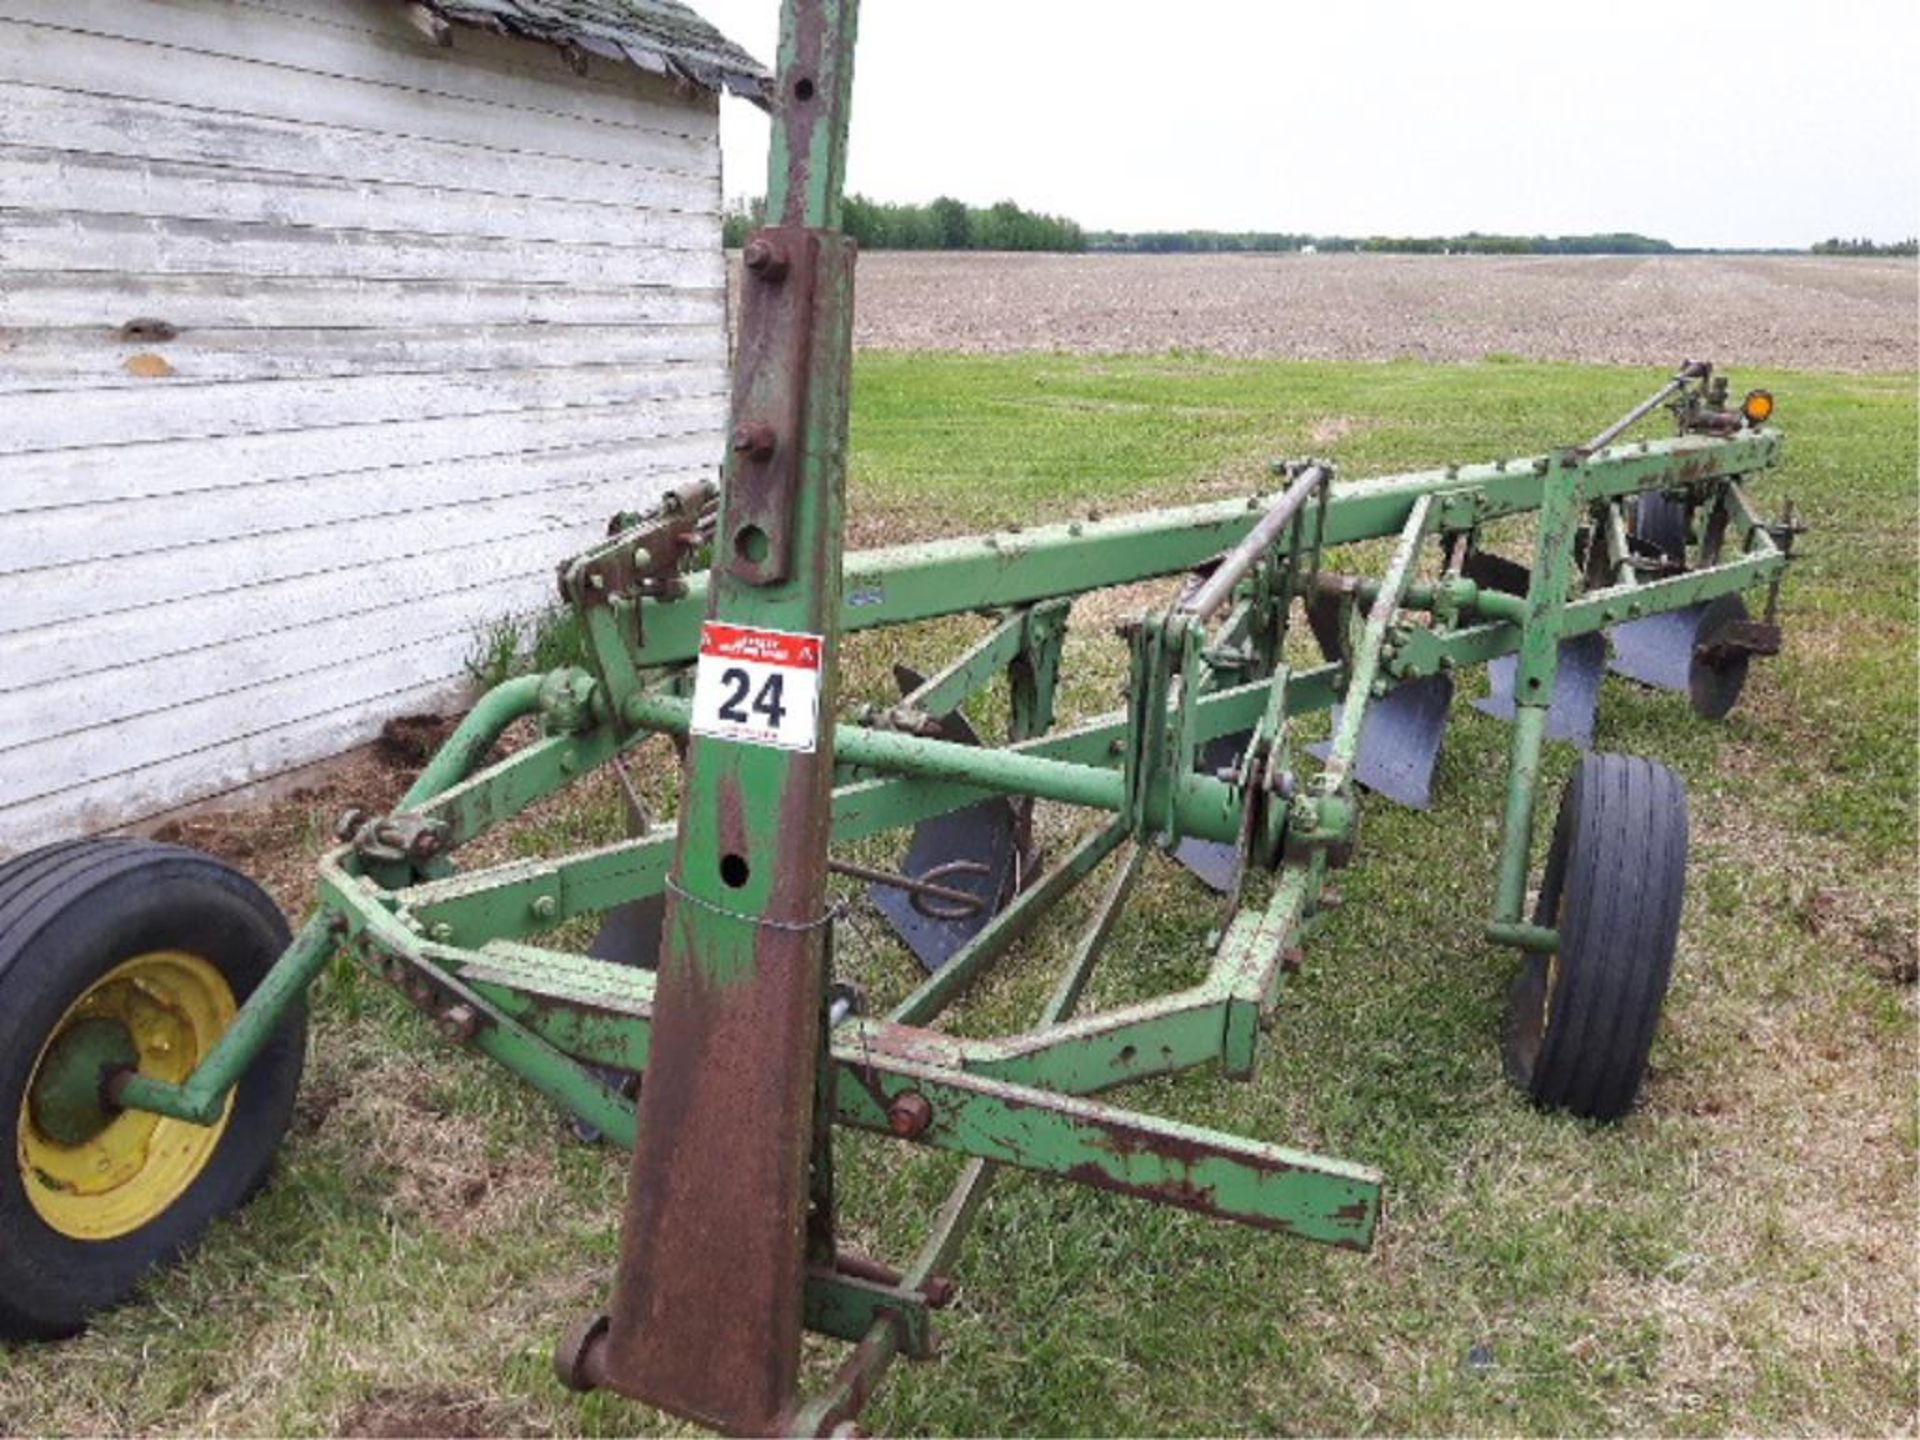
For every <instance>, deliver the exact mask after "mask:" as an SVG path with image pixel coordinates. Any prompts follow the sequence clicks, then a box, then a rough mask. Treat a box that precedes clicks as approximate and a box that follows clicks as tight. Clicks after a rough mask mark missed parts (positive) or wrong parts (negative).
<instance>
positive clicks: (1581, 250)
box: [724, 195, 1916, 255]
mask: <svg viewBox="0 0 1920 1440" xmlns="http://www.w3.org/2000/svg"><path fill="white" fill-rule="evenodd" d="M766 210H767V204H766V201H765V200H764V199H760V198H756V199H753V200H749V201H745V202H736V203H735V204H734V205H733V206H731V207H730V208H729V209H728V211H727V213H726V215H725V217H724V234H725V240H726V244H727V245H728V247H729V248H732V249H738V248H739V247H740V246H741V245H743V244H744V243H745V242H746V238H747V236H748V235H749V234H750V233H752V231H754V230H755V229H757V228H758V227H759V226H761V225H763V224H765V223H766ZM842 223H843V225H844V227H845V229H846V232H847V233H848V234H849V235H851V236H852V237H853V238H854V239H855V240H856V241H857V242H858V243H859V245H860V248H861V249H863V250H1028V251H1036V250H1051V251H1065V252H1069V253H1078V252H1080V251H1097V252H1102V253H1106V254H1117V255H1216V254H1292V253H1298V252H1300V251H1304V250H1319V251H1330V252H1335V253H1339V252H1354V251H1359V252H1367V253H1377V254H1389V255H1674V254H1679V253H1682V252H1681V251H1679V250H1678V249H1677V247H1675V246H1674V245H1673V244H1672V242H1670V241H1667V240H1661V239H1657V238H1655V237H1653V236H1650V235H1638V234H1635V233H1633V232H1632V231H1625V230H1622V231H1611V232H1608V233H1606V234H1598V235H1487V234H1482V233H1481V232H1480V231H1478V230H1469V231H1468V232H1467V233H1466V234H1464V235H1366V236H1354V235H1311V234H1307V233H1305V232H1299V233H1295V232H1291V231H1283V230H1142V231H1123V230H1091V231H1090V230H1085V229H1082V228H1081V226H1080V225H1079V224H1078V223H1076V222H1075V221H1073V220H1070V219H1068V218H1067V217H1065V216H1063V215H1046V214H1042V213H1040V212H1039V211H1035V210H1028V209H1026V208H1025V207H1024V206H1021V205H1018V204H1016V203H1014V202H1013V201H1011V200H1002V201H999V202H998V203H997V204H993V205H989V206H986V207H985V208H984V209H983V208H978V207H975V206H972V205H968V204H966V203H965V202H964V201H961V200H956V199H954V198H953V197H952V196H951V195H942V196H941V197H940V198H939V199H937V200H933V201H930V202H928V203H927V204H925V205H895V204H890V203H888V202H886V201H884V200H869V199H868V198H867V197H866V196H864V195H849V196H847V198H846V202H845V209H844V218H843V221H842ZM1915 251H1916V244H1915V241H1914V240H1911V239H1908V240H1901V241H1897V242H1894V243H1892V244H1879V243H1876V242H1875V241H1872V240H1864V239H1860V240H1843V239H1839V238H1834V239H1829V240H1822V241H1820V242H1819V243H1818V244H1817V245H1815V246H1813V253H1814V254H1816V255H1912V254H1914V253H1915ZM1769 253H1771V252H1769ZM1783 253H1792V252H1783Z"/></svg>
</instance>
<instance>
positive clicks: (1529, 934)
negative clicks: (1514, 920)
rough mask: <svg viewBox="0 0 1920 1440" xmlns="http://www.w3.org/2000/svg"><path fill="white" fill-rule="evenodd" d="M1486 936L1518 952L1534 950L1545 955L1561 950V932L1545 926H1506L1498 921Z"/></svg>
mask: <svg viewBox="0 0 1920 1440" xmlns="http://www.w3.org/2000/svg"><path fill="white" fill-rule="evenodd" d="M1486 934H1487V939H1489V940H1490V941H1492V942H1493V943H1494V944H1495V945H1511V946H1513V947H1514V948H1515V949H1517V950H1533V951H1537V952H1539V953H1540V954H1543V955H1549V954H1552V953H1553V952H1554V951H1556V950H1558V949H1559V948H1560V932H1559V931H1558V930H1552V929H1549V928H1548V927H1547V926H1545V925H1520V924H1506V923H1503V922H1501V921H1498V920H1496V921H1494V922H1493V923H1492V924H1490V925H1488V926H1487V931H1486Z"/></svg>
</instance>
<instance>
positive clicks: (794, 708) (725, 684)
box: [693, 620, 825, 751]
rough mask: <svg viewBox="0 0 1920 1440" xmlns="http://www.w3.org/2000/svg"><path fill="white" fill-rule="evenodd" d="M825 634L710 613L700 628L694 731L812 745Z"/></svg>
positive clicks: (788, 746) (785, 745)
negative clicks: (723, 619) (754, 625)
mask: <svg viewBox="0 0 1920 1440" xmlns="http://www.w3.org/2000/svg"><path fill="white" fill-rule="evenodd" d="M824 648H825V646H824V641H823V640H822V638H821V637H820V636H818V635H800V634H795V633H794V632H792V631H790V630H755V629H749V628H748V627H746V626H742V625H725V624H722V623H720V622H719V621H717V620H709V621H708V622H707V623H706V624H705V625H703V626H702V627H701V629H700V657H699V660H698V662H697V664H696V666H695V670H694V680H693V733H694V734H696V735H713V736H717V737H719V738H720V739H723V740H738V741H741V742H743V743H745V744H748V745H771V746H774V747H776V748H778V749H781V750H805V751H811V750H812V749H813V748H814V745H815V744H816V742H817V741H818V738H819V734H820V660H821V655H822V652H823V650H824Z"/></svg>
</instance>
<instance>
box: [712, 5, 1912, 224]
mask: <svg viewBox="0 0 1920 1440" xmlns="http://www.w3.org/2000/svg"><path fill="white" fill-rule="evenodd" d="M693 3H694V5H695V8H697V9H698V10H699V11H700V12H701V13H702V14H704V15H705V16H706V17H707V18H708V19H710V20H711V21H713V23H714V24H716V25H718V26H719V27H720V28H721V29H722V30H724V31H725V32H726V33H727V34H728V35H729V36H731V37H732V38H733V39H735V40H737V41H739V42H740V43H741V44H743V45H745V46H746V47H747V49H749V50H750V51H752V52H753V53H754V54H755V55H756V56H758V57H759V58H760V59H761V60H763V61H767V62H771V60H772V57H773V53H774V49H775V45H774V37H775V35H776V32H777V29H778V12H779V5H778V0H693ZM860 30H861V35H860V56H859V63H858V66H857V67H856V72H855V75H856V79H855V96H854V107H853V116H854V119H853V155H852V161H851V176H850V180H849V185H850V188H852V189H854V190H857V191H859V192H861V193H863V194H865V195H868V196H870V197H872V198H875V199H881V200H894V201H925V200H929V199H932V198H933V197H934V196H935V195H938V194H942V193H945V194H952V195H956V196H958V197H960V198H961V199H963V200H966V201H968V202H969V203H971V204H974V205H985V204H989V203H991V202H993V201H995V200H1001V199H1011V200H1017V201H1018V202H1020V203H1021V204H1022V205H1025V206H1027V207H1028V208H1029V209H1038V210H1046V211H1051V212H1055V213H1058V214H1064V215H1068V216H1070V217H1072V218H1073V219H1075V220H1078V221H1080V222H1081V223H1082V224H1084V225H1086V226H1087V227H1089V228H1091V229H1115V230H1145V229H1187V228H1204V229H1220V230H1241V229H1245V230H1255V229H1258V230H1287V231H1308V232H1314V233H1320V234H1346V235H1368V234H1446V233H1453V232H1457V231H1463V230H1469V229H1478V230H1491V231H1501V232H1513V233H1522V234H1536V233H1546V234H1570V233H1579V232H1587V231H1602V230H1634V231H1639V232H1641V233H1643V234H1648V235H1657V236H1661V237H1663V238H1665V239H1668V240H1671V241H1673V242H1674V243H1676V244H1679V245H1702V246H1712V245H1727V246H1738V245H1762V246H1765V245H1781V246H1803V245H1807V244H1809V243H1811V242H1812V241H1815V240H1818V239H1821V238H1824V237H1825V236H1828V235H1835V234H1838V235H1846V236H1853V235H1867V236H1871V237H1874V238H1878V239H1883V240H1887V239H1897V238H1901V237H1905V236H1908V235H1912V234H1914V233H1915V232H1916V230H1920V3H1914V0H1872V3H1869V0H1796V3H1784V0H1736V3H1732V4H1712V5H1709V4H1697V3H1696V4H1678V3H1673V0H1664V3H1652V0H1604V3H1573V0H1455V3H1452V4H1424V5H1416V4H1398V3H1387V0H1332V3H1328V0H1314V3H1307V0H1181V3H1173V4H1169V3H1166V0H1159V3H1154V4H1144V3H1134V0H1106V3H1101V0H1018V3H1015V0H965V3H959V0H865V3H864V4H863V5H862V7H861V17H860ZM723 113H724V116H725V120H724V124H723V138H724V143H725V147H726V165H727V192H728V194H729V195H730V196H741V195H747V194H759V193H761V191H762V190H763V188H764V186H765V168H766V159H765V155H766V124H765V120H764V118H763V117H762V116H760V115H759V113H758V112H756V111H755V110H754V109H753V108H752V107H751V106H749V105H746V104H745V103H743V102H739V101H729V102H727V103H726V105H725V106H724V110H723Z"/></svg>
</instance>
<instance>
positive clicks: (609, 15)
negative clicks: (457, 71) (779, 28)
mask: <svg viewBox="0 0 1920 1440" xmlns="http://www.w3.org/2000/svg"><path fill="white" fill-rule="evenodd" d="M421 3H422V4H423V5H424V6H425V7H426V8H427V9H428V10H430V11H432V12H433V13H434V14H436V15H439V16H441V17H443V18H444V19H446V20H449V21H452V22H453V23H455V24H458V25H474V26H478V27H479V28H481V29H484V30H494V31H498V32H500V33H502V34H507V35H518V36H521V37H523V38H525V39H528V40H544V41H546V42H548V43H549V44H552V45H557V46H559V47H560V48H561V49H562V50H566V51H570V52H572V53H574V54H585V55H600V56H604V57H606V58H607V59H610V60H619V61H623V62H625V63H626V64H629V65H635V66H638V67H639V68H640V69H642V70H646V71H649V72H651V73H652V74H655V75H672V76H678V77H680V78H682V79H686V80H690V81H692V82H693V83H694V84H696V85H699V86H702V87H704V88H705V89H708V90H721V89H725V90H731V91H732V92H733V93H734V94H736V95H744V96H746V97H747V98H748V99H750V100H756V101H759V100H763V99H764V97H765V92H766V85H767V82H768V79H769V76H768V74H767V70H766V68H765V67H764V66H763V65H761V64H760V62H759V61H757V60H755V59H754V58H753V57H752V56H751V55H749V54H748V53H747V52H746V51H744V50H742V49H741V48H740V47H739V46H738V45H736V44H734V43H733V42H732V41H731V40H729V39H727V37H726V36H724V35H722V34H721V33H720V32H719V31H718V30H716V29H714V28H713V26H711V25H709V24H708V23H707V22H706V21H705V20H703V19H701V18H700V17H699V16H698V15H696V14H695V13H694V12H693V11H692V10H691V9H689V8H688V7H687V6H685V5H682V4H680V3H679V0H421Z"/></svg>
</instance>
